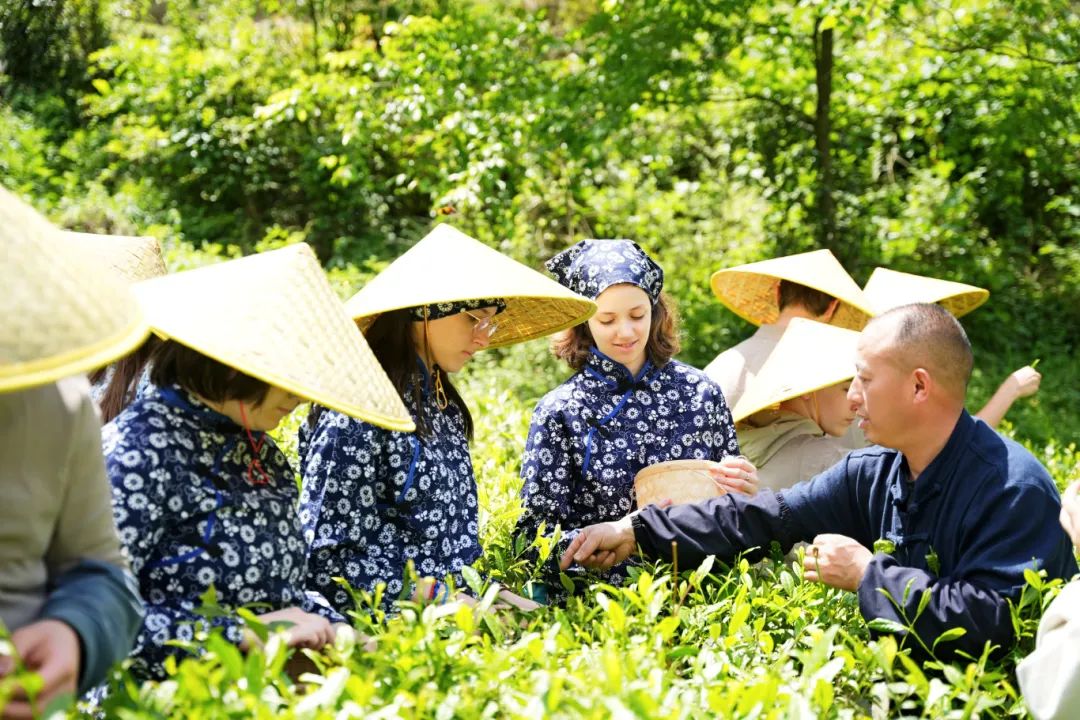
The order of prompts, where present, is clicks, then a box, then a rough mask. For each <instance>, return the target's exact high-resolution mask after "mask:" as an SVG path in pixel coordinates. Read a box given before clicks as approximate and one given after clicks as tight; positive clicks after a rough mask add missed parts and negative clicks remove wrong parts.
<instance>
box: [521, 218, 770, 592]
mask: <svg viewBox="0 0 1080 720" xmlns="http://www.w3.org/2000/svg"><path fill="white" fill-rule="evenodd" d="M547 267H548V269H549V270H551V272H552V273H553V274H554V275H555V277H556V278H557V279H558V280H559V282H560V283H562V284H563V285H565V286H566V287H568V288H570V289H572V290H574V291H575V292H578V293H580V294H582V295H584V296H586V297H591V298H595V300H596V303H597V312H596V314H595V315H594V316H593V317H592V318H591V319H590V320H589V321H588V323H586V324H581V325H578V326H576V327H574V328H572V329H570V330H568V331H566V332H564V333H563V334H561V335H560V336H557V337H556V341H555V343H554V351H555V354H556V356H557V357H559V358H561V359H563V360H565V361H566V362H567V363H568V364H569V365H570V367H572V368H573V369H574V370H576V371H577V373H576V374H575V375H573V376H572V377H571V378H570V379H569V380H567V381H566V382H565V383H563V384H562V385H560V386H559V387H557V388H555V389H554V390H552V391H551V392H549V393H548V394H547V395H546V396H544V398H543V399H541V401H540V402H539V404H538V405H537V406H536V410H535V412H534V413H533V419H532V425H531V427H530V428H529V438H528V442H527V444H526V448H525V456H524V459H523V462H522V469H521V475H522V479H523V485H522V491H521V497H522V502H523V504H524V513H523V514H522V516H521V519H520V520H519V522H518V532H519V533H522V534H524V535H525V537H526V538H527V539H528V540H533V539H535V537H536V535H537V533H538V532H539V530H540V526H541V524H543V525H544V527H545V532H546V533H548V534H550V533H551V532H552V531H553V530H554V529H555V527H556V526H559V527H560V528H561V530H562V540H563V541H564V542H563V545H565V543H568V542H569V541H570V540H571V539H572V538H573V536H574V534H575V533H574V528H579V527H584V526H585V525H589V524H591V523H597V522H602V521H605V520H616V519H618V518H621V517H623V516H624V515H626V514H627V513H628V512H630V510H631V509H632V506H633V504H634V485H633V483H634V476H635V475H636V474H637V472H638V471H639V470H641V469H642V468H644V467H647V466H649V465H653V464H655V463H658V462H663V461H666V460H680V459H700V460H713V461H717V462H718V463H721V461H722V464H718V465H717V466H716V468H715V470H714V471H713V474H714V479H715V480H716V481H717V483H718V484H719V485H721V486H722V487H723V488H724V489H725V490H729V491H735V492H743V493H748V494H752V493H753V492H755V491H756V485H757V479H756V475H755V472H754V468H753V466H752V465H750V464H749V463H747V462H746V461H745V460H742V459H740V458H738V457H737V456H738V454H739V444H738V441H737V440H736V437H735V429H734V427H733V425H732V422H731V414H730V412H729V410H728V407H727V404H726V403H725V402H724V396H723V394H722V393H721V392H720V389H719V387H718V386H717V385H716V384H715V383H713V382H712V381H711V380H709V379H708V378H707V377H706V376H705V375H704V373H702V372H700V371H698V370H695V369H694V368H692V367H690V366H689V365H686V364H684V363H681V362H678V361H676V360H672V356H673V355H675V353H676V352H678V350H679V339H678V333H677V319H676V316H675V310H674V307H673V305H672V302H671V300H670V299H669V298H668V297H667V296H666V295H665V294H664V293H663V292H662V289H663V282H664V273H663V270H662V269H661V268H660V266H659V265H657V264H656V263H655V262H654V261H653V260H652V258H650V257H649V256H648V255H647V254H645V252H644V251H643V250H642V249H641V248H640V247H639V246H638V245H637V244H636V243H633V242H630V241H629V240H583V241H582V242H579V243H578V244H577V245H574V246H573V247H571V248H569V249H568V250H566V251H564V252H562V253H560V254H559V255H557V256H555V257H554V258H552V259H551V260H550V261H548V263H547ZM559 555H560V553H559V552H553V553H552V561H551V562H550V563H549V565H547V566H545V568H544V570H543V584H544V585H545V586H546V592H547V593H548V594H549V596H551V597H555V596H559V595H561V592H560V591H559V590H558V588H560V583H559V578H558V568H557V566H556V564H555V563H556V562H557V558H558V556H559ZM625 577H626V567H625V566H617V567H615V568H612V569H611V570H610V571H607V572H606V574H605V576H604V578H603V579H604V580H605V581H607V582H611V583H615V584H621V583H622V581H623V579H624V578H625ZM542 594H543V591H542Z"/></svg>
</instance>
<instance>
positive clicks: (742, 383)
mask: <svg viewBox="0 0 1080 720" xmlns="http://www.w3.org/2000/svg"><path fill="white" fill-rule="evenodd" d="M783 334H784V328H782V327H779V326H778V325H762V326H761V327H759V328H758V329H757V330H756V331H755V332H754V334H753V335H751V336H750V337H748V338H746V339H745V340H743V341H742V342H741V343H739V344H738V345H736V346H735V347H733V348H729V349H728V350H725V351H724V352H722V353H720V354H719V355H717V356H716V359H715V360H713V361H712V362H711V363H709V364H708V365H707V366H706V367H705V374H706V375H708V376H709V377H710V378H712V379H713V380H714V381H715V382H716V384H718V385H719V386H720V389H721V390H723V391H724V399H725V400H727V404H728V407H729V408H731V409H734V408H735V406H736V405H738V404H739V399H740V398H741V397H742V394H743V392H744V391H745V390H746V386H747V384H748V383H749V382H750V381H751V380H753V379H754V376H755V375H757V373H758V371H759V370H761V366H762V365H764V364H765V360H766V358H768V357H769V353H771V352H772V351H773V348H774V347H776V343H777V342H779V341H780V336H781V335H783Z"/></svg>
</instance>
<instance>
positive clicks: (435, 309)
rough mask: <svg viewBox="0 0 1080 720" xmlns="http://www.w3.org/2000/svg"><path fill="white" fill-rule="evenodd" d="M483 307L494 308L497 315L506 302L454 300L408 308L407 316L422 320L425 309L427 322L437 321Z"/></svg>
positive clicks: (478, 299)
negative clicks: (425, 309)
mask: <svg viewBox="0 0 1080 720" xmlns="http://www.w3.org/2000/svg"><path fill="white" fill-rule="evenodd" d="M485 307H494V308H495V314H496V315H498V314H499V313H501V312H502V311H503V310H505V309H506V301H505V300H503V299H502V298H477V299H476V300H455V301H454V302H443V303H432V304H431V305H417V306H416V307H413V308H409V316H410V317H411V318H412V319H413V320H423V319H424V308H427V311H428V320H438V319H439V318H444V317H449V316H450V315H457V314H458V313H459V312H462V311H463V310H479V309H480V308H485Z"/></svg>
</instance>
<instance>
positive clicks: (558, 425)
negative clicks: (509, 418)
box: [515, 406, 579, 582]
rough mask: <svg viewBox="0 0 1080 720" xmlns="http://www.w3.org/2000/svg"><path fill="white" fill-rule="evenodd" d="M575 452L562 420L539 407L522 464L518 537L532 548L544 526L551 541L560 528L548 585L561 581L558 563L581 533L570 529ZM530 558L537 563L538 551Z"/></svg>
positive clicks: (547, 569)
mask: <svg viewBox="0 0 1080 720" xmlns="http://www.w3.org/2000/svg"><path fill="white" fill-rule="evenodd" d="M572 448H573V445H572V442H571V439H570V437H568V435H567V433H566V426H565V424H564V423H563V422H562V418H561V416H560V415H559V414H558V413H551V412H547V411H546V410H544V409H543V408H542V407H540V406H538V407H537V408H536V410H535V412H534V413H533V419H532V423H531V424H530V426H529V436H528V439H527V440H526V442H525V454H524V456H523V458H522V462H521V480H522V484H521V503H522V506H523V510H522V514H521V517H520V518H519V519H518V524H517V529H516V530H515V535H516V536H520V537H523V538H524V539H525V542H526V543H529V544H532V543H533V542H534V541H535V540H536V535H537V533H538V532H539V531H540V526H541V525H544V535H545V537H547V538H551V537H552V536H553V535H554V533H555V527H556V526H559V527H560V529H561V535H560V539H559V546H558V547H557V548H553V549H552V551H551V555H550V557H549V558H548V562H547V564H546V565H545V567H544V568H543V575H544V577H545V578H546V581H547V582H552V581H553V580H554V579H555V578H557V577H558V574H559V569H558V562H559V560H558V559H559V557H560V556H561V555H562V551H564V550H565V549H566V548H567V547H568V546H569V544H570V541H571V540H573V539H574V537H575V536H576V535H577V534H578V532H579V530H578V529H576V528H572V527H569V526H568V524H569V523H570V492H571V490H572V488H573V485H574V477H575V475H576V471H575V468H574V460H573V456H572ZM529 556H530V557H532V558H534V559H536V558H537V557H538V554H537V550H536V548H532V549H531V550H530V551H529Z"/></svg>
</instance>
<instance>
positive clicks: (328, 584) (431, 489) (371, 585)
mask: <svg viewBox="0 0 1080 720" xmlns="http://www.w3.org/2000/svg"><path fill="white" fill-rule="evenodd" d="M417 365H418V373H419V376H418V380H419V381H420V383H421V387H422V388H423V392H422V395H421V397H420V400H419V402H416V401H415V400H414V399H413V397H412V396H411V395H409V394H407V396H406V397H405V404H406V406H407V407H408V408H409V412H410V414H411V415H412V417H413V419H414V420H418V419H419V418H420V417H421V416H423V417H424V418H425V419H426V421H427V423H428V427H429V428H430V431H431V432H430V434H429V437H426V438H421V437H420V436H419V435H418V434H417V433H415V432H411V433H406V432H397V431H392V430H385V429H383V428H379V427H376V426H374V425H371V424H369V423H366V422H363V421H360V420H355V419H353V418H350V417H347V416H345V415H342V414H340V413H337V412H333V411H330V410H323V411H322V412H321V414H320V415H319V417H318V421H317V423H316V425H315V427H314V429H311V428H309V426H308V425H307V424H305V425H304V426H303V427H302V428H301V431H300V458H301V459H300V463H301V472H302V474H303V492H302V495H301V500H300V505H301V518H302V519H303V523H304V533H305V539H306V540H307V542H308V544H309V556H308V587H310V588H312V589H314V590H318V591H319V592H321V593H323V594H324V595H325V596H326V597H327V598H328V599H329V600H330V602H331V603H332V604H333V605H334V607H336V608H338V609H339V610H341V611H343V612H344V611H346V610H348V609H351V608H352V601H351V600H350V598H349V595H348V593H346V592H345V590H344V589H343V588H342V587H341V586H340V585H338V584H337V583H336V582H335V581H334V580H333V578H334V577H343V578H345V579H346V580H347V581H348V582H349V584H350V585H352V586H353V587H356V588H363V589H366V590H369V591H373V590H374V589H375V586H376V585H377V584H378V583H380V582H382V583H386V594H385V595H384V601H385V602H384V604H385V605H387V606H389V604H390V602H392V601H393V600H394V599H396V598H397V597H398V596H400V595H401V594H402V593H403V592H407V591H409V590H410V588H411V585H409V586H406V584H405V583H404V581H403V580H404V574H405V566H406V562H407V561H409V560H412V562H413V564H414V565H415V568H416V571H417V573H418V574H419V575H420V576H424V577H434V578H436V579H439V580H442V579H443V578H444V577H445V576H446V575H448V574H449V575H452V576H454V582H455V583H456V584H457V585H458V586H461V585H462V579H461V577H460V575H458V574H457V573H458V572H459V571H460V570H461V569H462V568H463V567H465V566H466V565H471V564H472V563H473V562H474V561H475V560H476V559H477V558H478V557H480V553H481V550H480V540H479V529H478V521H477V505H478V503H477V495H476V480H475V478H474V477H473V467H472V458H471V457H470V455H469V445H468V441H467V439H466V437H465V424H464V419H463V417H462V415H461V411H460V410H459V409H458V407H457V406H456V405H454V404H453V403H451V404H450V405H449V406H448V407H447V408H446V409H445V410H440V409H439V408H438V406H437V405H436V404H435V397H434V393H432V392H431V387H430V384H431V378H430V376H429V375H428V373H427V370H426V368H425V367H424V366H423V364H422V363H420V362H419V361H418V363H417Z"/></svg>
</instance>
